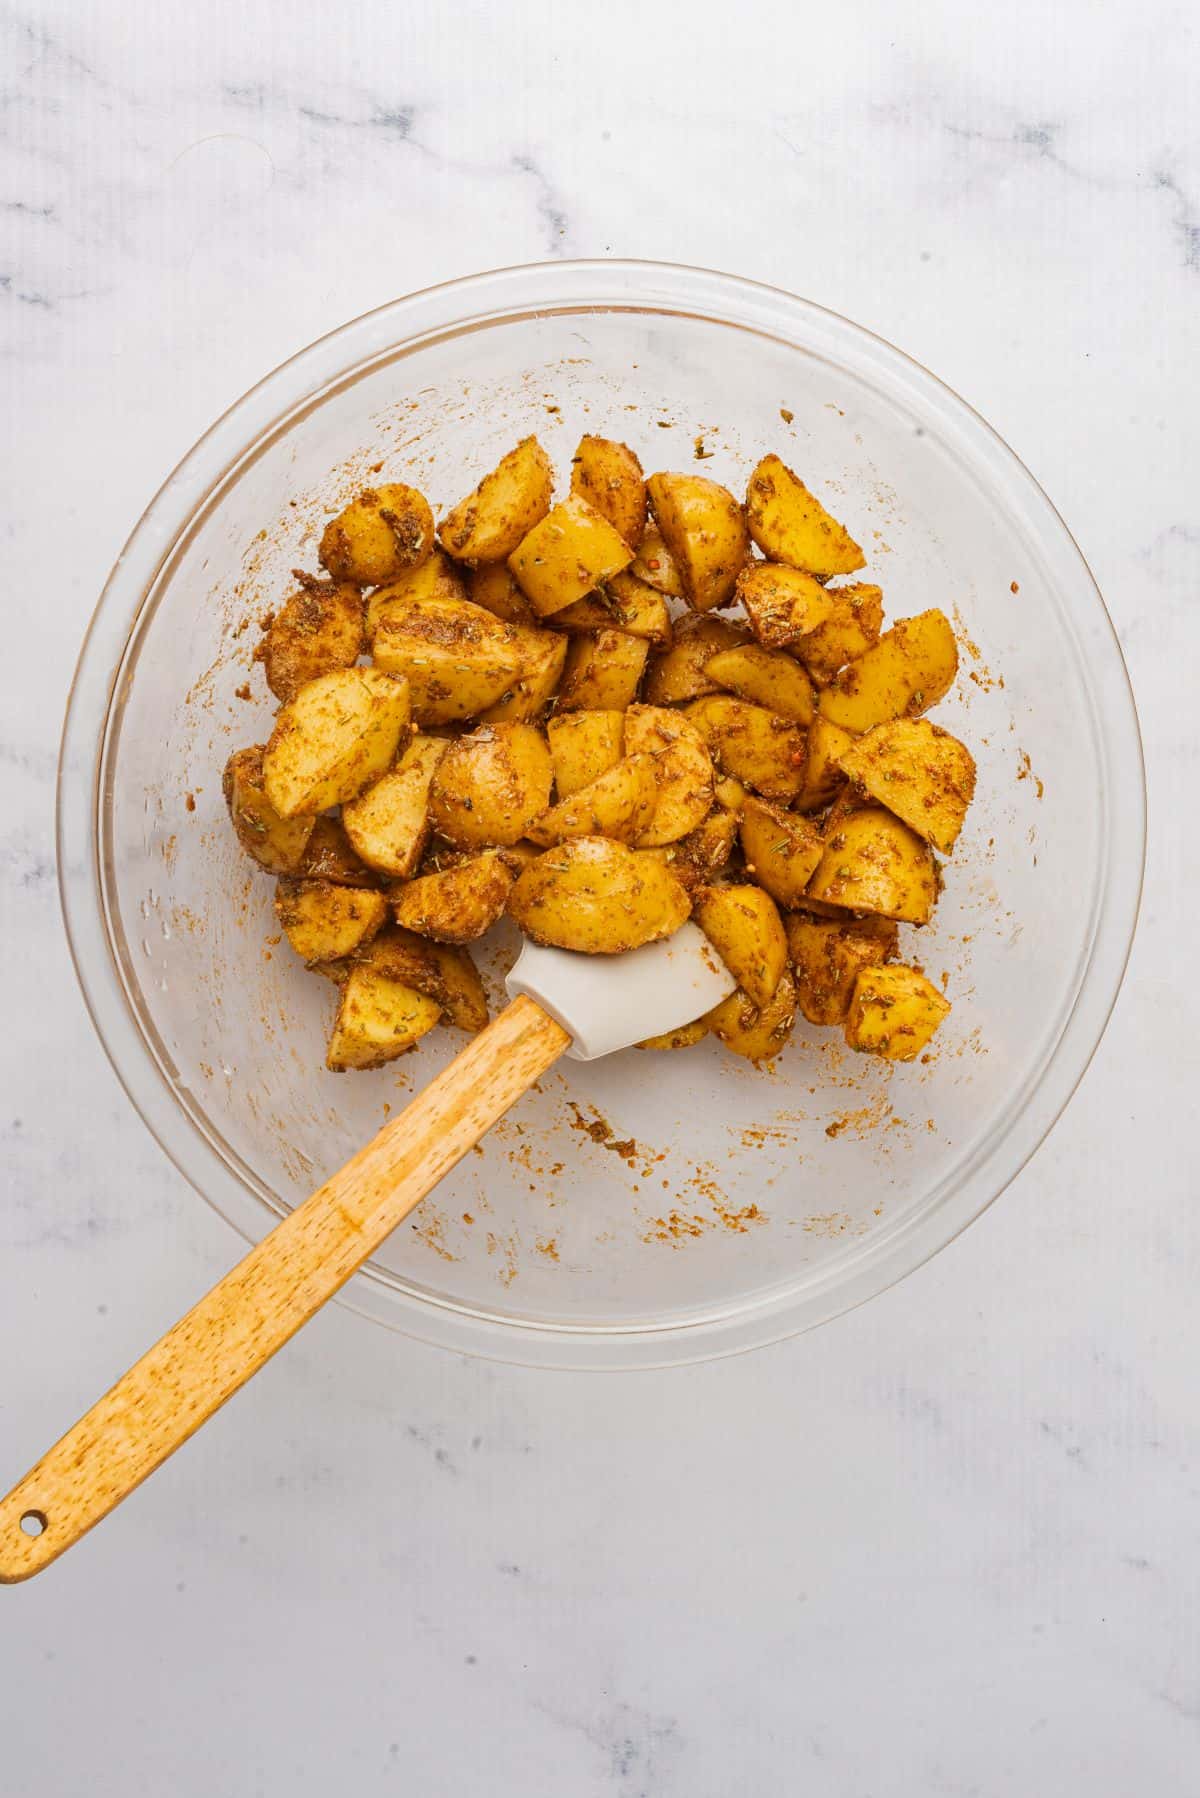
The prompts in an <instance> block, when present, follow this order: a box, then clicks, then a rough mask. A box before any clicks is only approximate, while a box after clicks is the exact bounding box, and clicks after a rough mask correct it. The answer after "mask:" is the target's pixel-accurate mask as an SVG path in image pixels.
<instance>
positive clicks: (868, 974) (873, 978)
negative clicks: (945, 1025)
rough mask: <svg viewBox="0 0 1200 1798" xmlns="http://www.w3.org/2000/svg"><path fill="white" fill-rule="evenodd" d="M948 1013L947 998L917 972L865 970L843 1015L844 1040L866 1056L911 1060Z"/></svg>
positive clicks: (898, 968) (907, 970)
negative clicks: (844, 1019)
mask: <svg viewBox="0 0 1200 1798" xmlns="http://www.w3.org/2000/svg"><path fill="white" fill-rule="evenodd" d="M949 1011H950V1003H949V1000H947V999H944V998H943V997H942V995H941V993H939V992H938V990H937V988H936V986H934V985H932V984H931V982H930V981H928V980H926V978H925V976H924V974H920V973H918V972H917V970H916V968H909V967H905V966H903V965H902V964H901V965H899V966H895V967H890V968H864V969H863V970H862V972H861V973H860V974H859V975H858V977H857V979H856V980H855V982H854V992H853V994H852V996H851V999H850V1008H849V1010H848V1011H847V1013H846V1022H845V1026H844V1028H845V1032H846V1041H847V1043H849V1045H850V1047H851V1048H852V1049H861V1050H862V1051H863V1052H864V1053H865V1054H868V1055H883V1056H886V1057H887V1059H888V1060H889V1061H913V1060H915V1059H916V1057H917V1056H918V1055H919V1054H920V1053H921V1050H922V1049H923V1048H924V1047H925V1045H926V1043H927V1042H928V1041H929V1039H930V1037H931V1036H932V1035H933V1033H934V1031H935V1030H936V1029H937V1027H938V1025H939V1024H940V1023H941V1022H942V1019H943V1018H945V1017H946V1016H947V1015H948V1013H949Z"/></svg>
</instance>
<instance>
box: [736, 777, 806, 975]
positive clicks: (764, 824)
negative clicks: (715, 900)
mask: <svg viewBox="0 0 1200 1798" xmlns="http://www.w3.org/2000/svg"><path fill="white" fill-rule="evenodd" d="M741 839H742V854H743V855H744V856H745V858H746V872H747V874H753V876H754V878H755V880H757V882H758V884H759V886H761V887H763V888H764V889H765V891H767V892H768V893H770V895H771V897H772V899H775V900H777V901H778V903H779V904H780V905H782V906H786V907H789V908H790V907H791V906H793V905H796V904H797V903H798V902H799V901H800V900H801V899H803V897H804V891H805V888H806V887H807V885H808V883H809V881H810V880H811V878H812V875H813V872H814V870H815V868H816V866H817V863H818V862H819V861H820V859H821V853H822V849H823V847H824V845H823V843H822V841H821V833H820V831H819V830H818V829H817V827H816V825H815V824H812V823H810V822H809V820H808V819H807V818H798V817H797V816H796V814H795V813H794V812H785V811H781V810H780V808H779V807H778V806H777V805H770V804H768V802H767V801H766V800H765V799H755V798H754V797H753V796H752V795H747V798H746V803H745V805H744V806H743V808H742V820H741ZM745 984H746V983H745V981H743V982H742V985H743V986H745Z"/></svg>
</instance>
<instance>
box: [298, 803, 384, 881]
mask: <svg viewBox="0 0 1200 1798" xmlns="http://www.w3.org/2000/svg"><path fill="white" fill-rule="evenodd" d="M308 822H309V823H311V825H312V835H311V836H310V837H309V839H308V847H307V849H306V850H305V851H304V857H303V859H302V861H301V863H300V865H299V867H298V868H296V869H295V870H294V872H295V875H296V878H297V880H332V881H333V882H334V884H335V886H343V887H370V886H377V885H378V884H379V877H378V875H377V874H376V873H375V870H374V868H368V866H367V864H366V862H365V861H363V859H362V857H361V856H360V855H359V854H358V852H357V850H356V849H355V848H354V846H353V844H352V843H351V841H350V839H349V837H348V836H347V835H346V828H345V825H344V824H343V823H342V822H341V819H340V818H312V819H309V820H308Z"/></svg>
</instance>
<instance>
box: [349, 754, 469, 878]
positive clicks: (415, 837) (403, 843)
mask: <svg viewBox="0 0 1200 1798" xmlns="http://www.w3.org/2000/svg"><path fill="white" fill-rule="evenodd" d="M448 748H449V744H448V743H446V742H445V741H443V739H442V738H440V737H422V736H419V735H418V736H415V737H414V738H413V740H412V742H411V743H410V744H409V745H408V748H407V749H406V750H405V751H404V754H403V755H402V756H401V757H400V760H399V761H398V762H397V763H396V765H395V767H394V768H390V769H389V770H388V772H387V773H386V774H385V775H383V777H382V778H381V779H380V780H377V781H376V782H375V783H374V785H373V786H369V787H368V788H367V789H366V791H365V792H362V793H360V794H359V796H358V798H357V799H352V800H350V801H349V803H348V804H346V805H344V806H343V807H342V825H343V828H344V829H345V832H346V836H347V837H348V839H349V841H350V843H351V846H352V847H353V849H354V851H355V853H356V854H357V855H359V856H360V857H361V858H362V860H363V861H364V862H366V864H367V866H368V867H371V868H376V869H378V871H379V873H380V874H387V875H389V876H390V877H391V878H392V879H393V880H407V879H408V878H409V876H410V875H412V874H414V873H415V872H416V869H417V867H418V865H419V863H420V860H421V857H422V856H423V855H424V853H425V845H426V843H427V842H428V841H429V834H430V830H431V828H432V825H431V820H430V816H429V787H430V783H431V781H432V780H433V776H434V771H435V770H436V768H437V765H438V763H439V762H440V761H441V759H442V757H443V756H444V755H445V753H446V751H447V749H448Z"/></svg>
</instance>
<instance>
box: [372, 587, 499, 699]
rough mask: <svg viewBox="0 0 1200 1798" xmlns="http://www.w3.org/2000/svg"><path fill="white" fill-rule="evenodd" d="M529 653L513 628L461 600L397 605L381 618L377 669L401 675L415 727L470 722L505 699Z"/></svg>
mask: <svg viewBox="0 0 1200 1798" xmlns="http://www.w3.org/2000/svg"><path fill="white" fill-rule="evenodd" d="M527 654H528V651H527V648H526V646H525V645H524V644H523V642H522V640H521V636H520V634H519V632H518V630H517V627H516V626H515V625H511V624H501V622H500V620H499V619H498V618H493V617H492V614H491V613H490V612H485V611H484V610H483V607H482V606H477V605H473V604H472V603H471V601H470V600H468V599H433V598H427V599H403V600H400V599H397V600H396V601H394V602H393V603H392V604H391V605H389V606H388V607H387V608H386V610H385V611H384V612H383V613H382V614H381V615H380V619H379V624H378V628H377V629H376V632H375V641H374V656H375V664H376V667H378V668H382V669H384V670H385V671H386V672H388V673H390V674H402V675H403V676H404V677H405V679H406V680H407V681H408V683H409V686H410V688H411V690H412V709H413V718H414V720H415V721H416V723H417V724H418V725H421V726H422V727H424V726H428V725H434V724H451V723H454V722H456V721H457V720H459V719H463V718H474V717H475V716H476V715H477V714H478V713H480V712H482V711H483V710H484V709H485V707H487V706H490V705H494V704H495V702H496V701H497V700H498V699H499V698H501V696H502V695H503V694H505V693H507V692H508V690H509V688H510V687H511V686H512V684H513V682H514V681H515V680H517V679H518V678H519V677H520V675H521V672H522V669H523V666H524V663H525V660H526V657H527Z"/></svg>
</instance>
